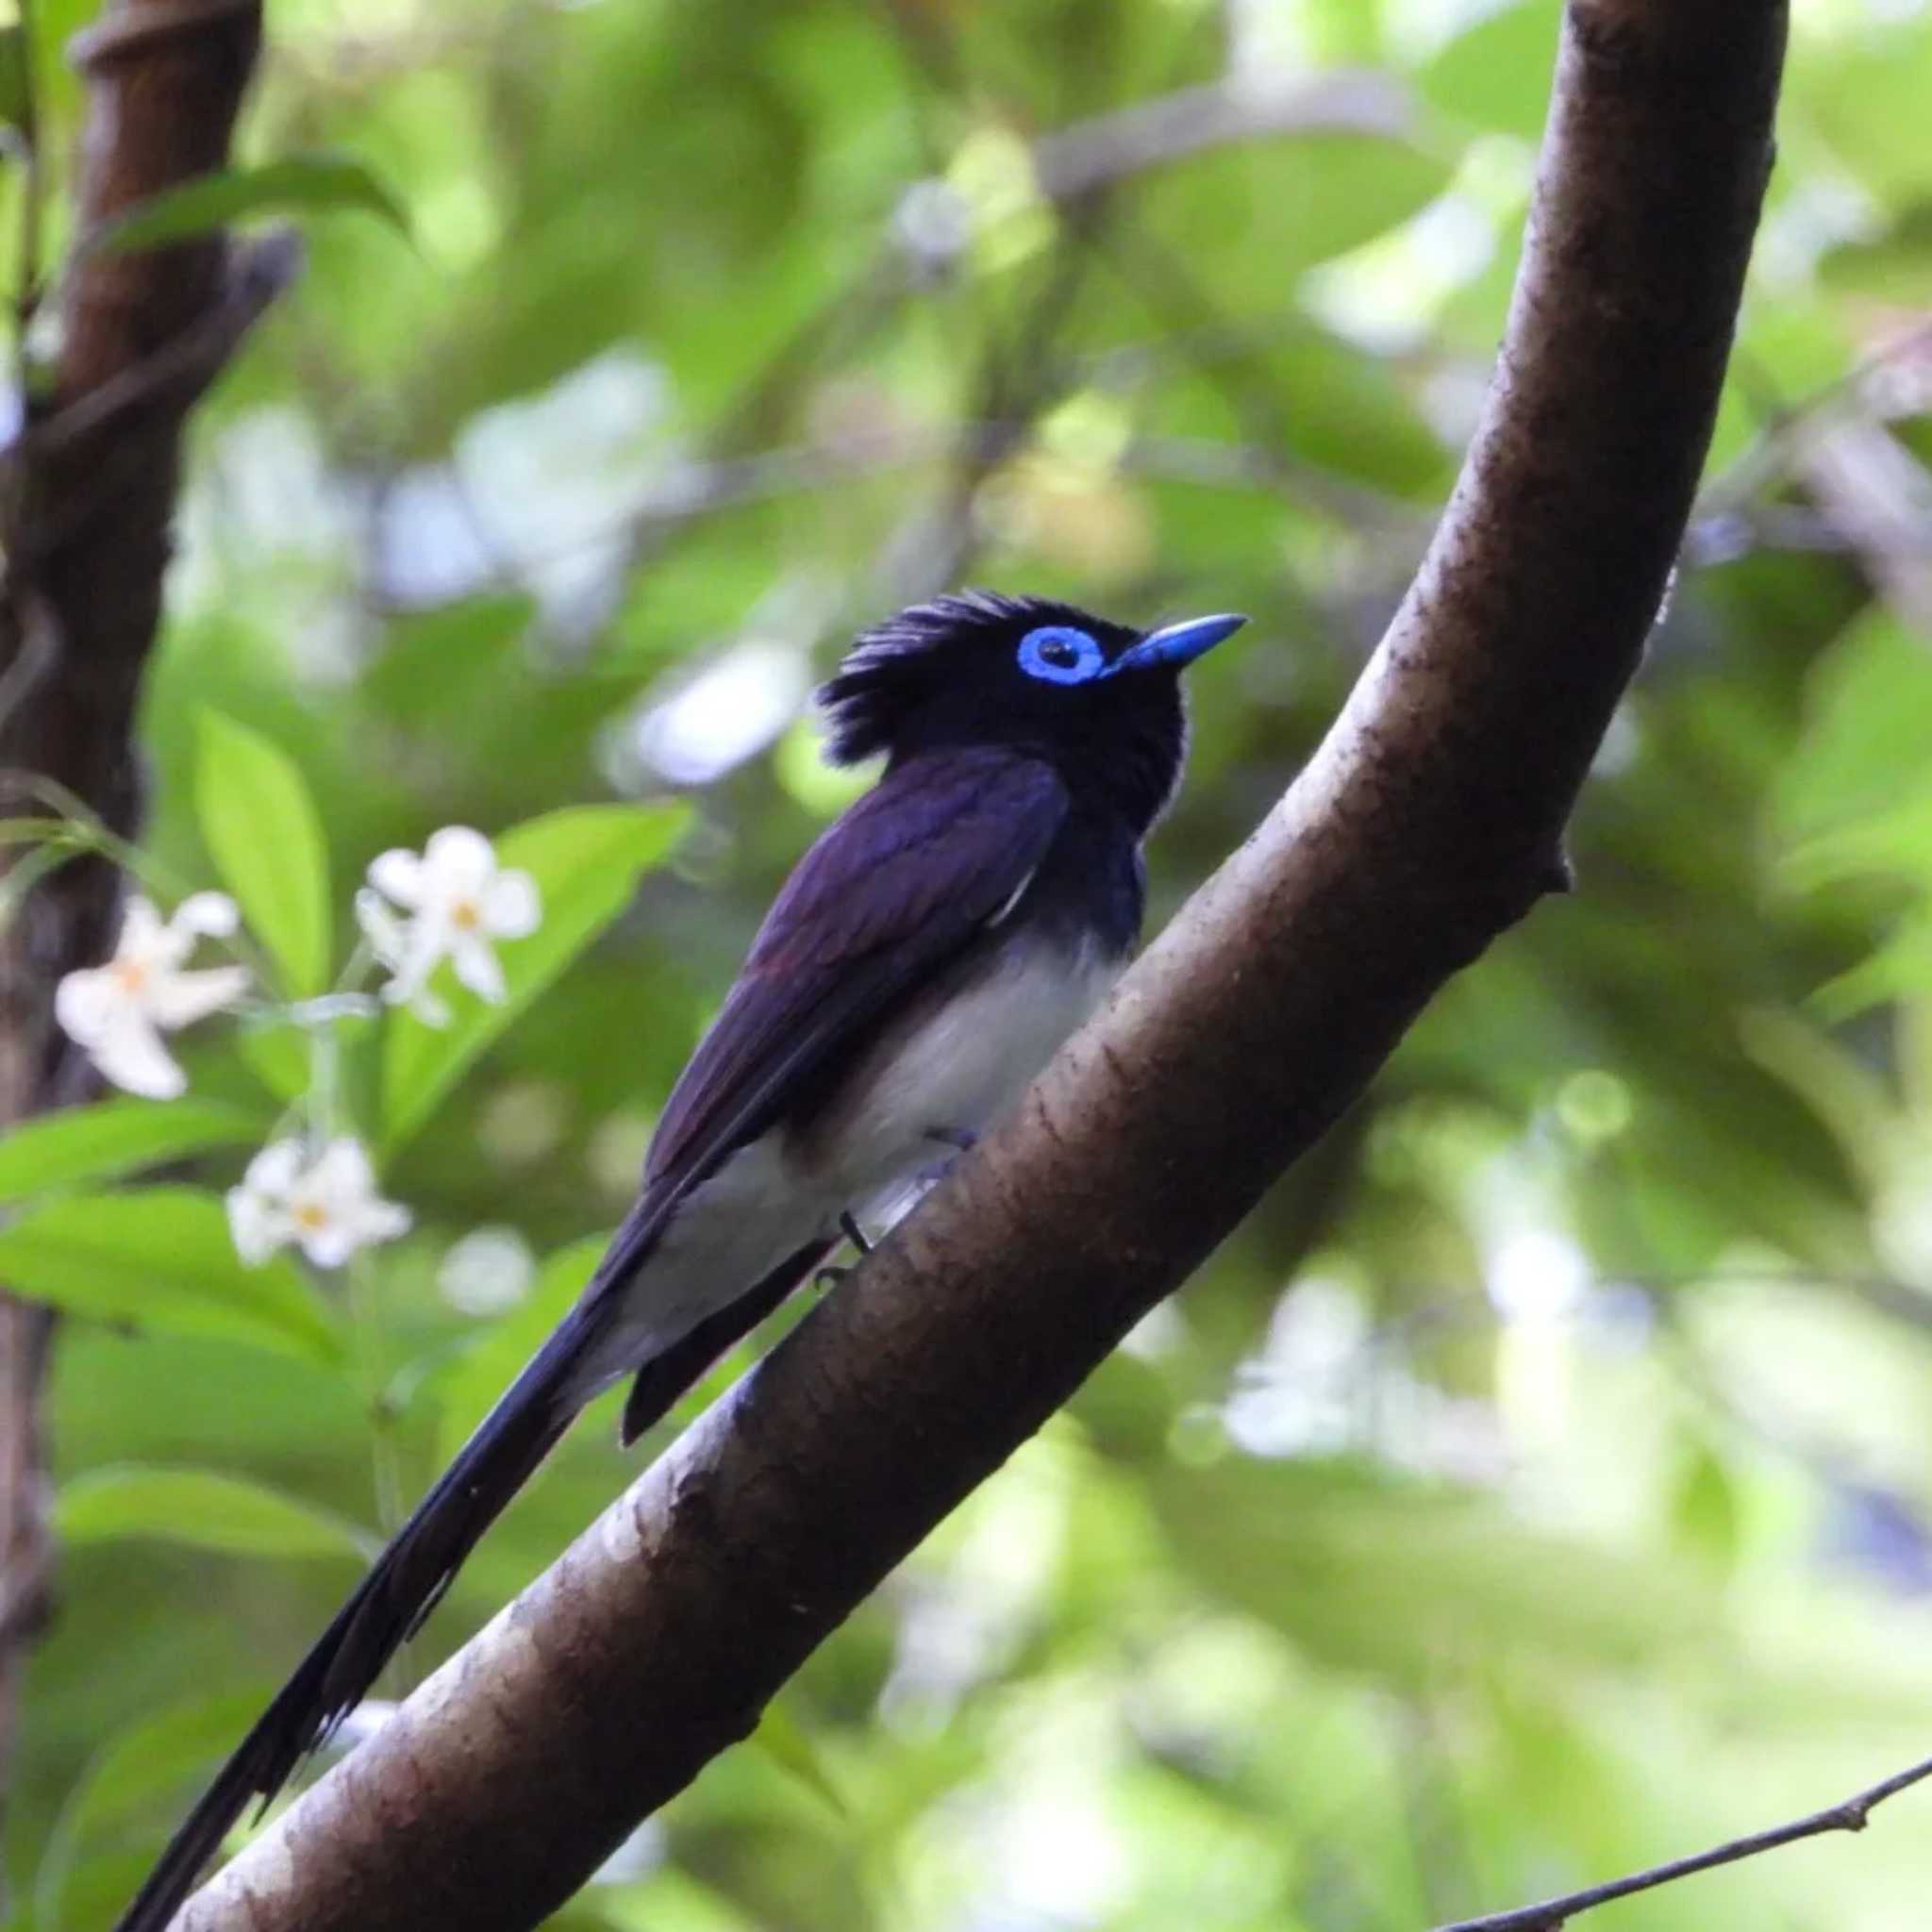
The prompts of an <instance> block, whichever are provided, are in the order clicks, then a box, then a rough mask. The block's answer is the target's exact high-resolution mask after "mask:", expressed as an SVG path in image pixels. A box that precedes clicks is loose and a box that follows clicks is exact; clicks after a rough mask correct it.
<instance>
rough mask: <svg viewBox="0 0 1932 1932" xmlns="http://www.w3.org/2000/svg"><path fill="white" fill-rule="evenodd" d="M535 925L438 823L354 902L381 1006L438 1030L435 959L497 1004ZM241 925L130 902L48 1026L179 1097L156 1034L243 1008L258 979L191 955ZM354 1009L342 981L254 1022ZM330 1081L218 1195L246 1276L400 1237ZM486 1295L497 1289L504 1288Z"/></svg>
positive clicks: (212, 907)
mask: <svg viewBox="0 0 1932 1932" xmlns="http://www.w3.org/2000/svg"><path fill="white" fill-rule="evenodd" d="M356 917H357V923H358V925H359V926H360V928H361V931H362V935H363V938H364V941H366V944H367V948H368V950H367V953H366V954H365V955H363V956H362V957H363V958H373V959H374V960H375V963H376V964H377V965H378V966H380V967H381V968H382V969H383V971H384V972H385V973H386V974H388V975H389V976H388V978H387V979H386V980H385V982H384V983H383V985H382V988H381V992H382V996H383V998H384V999H385V1000H386V1001H387V1002H388V1003H389V1004H390V1005H391V1006H394V1007H399V1008H404V1009H405V1010H407V1011H408V1012H410V1013H412V1014H413V1015H415V1016H416V1017H417V1018H418V1019H420V1020H423V1021H425V1022H426V1023H428V1024H433V1025H441V1024H447V1022H448V1019H449V1008H448V1006H447V1004H446V1003H445V1002H444V1001H443V1000H441V998H439V997H438V996H437V995H436V994H435V993H433V992H432V991H430V990H429V981H430V979H431V978H432V977H433V975H434V974H436V972H437V969H438V968H439V967H440V966H441V964H442V963H443V961H444V960H447V961H448V962H449V964H450V967H451V970H452V972H453V973H454V974H455V976H456V978H457V981H458V984H460V985H462V986H465V987H467V988H468V989H469V990H470V991H472V992H473V993H475V995H476V996H477V997H478V998H479V999H483V1000H487V1001H491V1002H492V1003H495V1002H501V1001H502V1000H503V999H504V998H506V997H507V995H508V984H507V982H506V980H505V977H504V972H503V967H502V965H501V963H500V962H499V960H498V959H497V957H496V950H495V948H496V943H497V941H502V940H516V939H523V938H525V937H527V936H528V935H529V934H530V933H533V932H535V931H536V929H537V925H538V922H539V920H540V918H541V905H540V903H539V898H538V892H537V886H536V881H535V880H533V879H532V878H531V877H530V875H529V874H527V873H524V872H516V871H508V870H505V869H504V868H503V867H502V866H500V865H499V864H498V863H497V858H496V852H495V848H494V847H493V846H492V845H491V842H490V841H489V840H488V839H486V838H485V837H484V836H483V834H482V833H481V832H476V831H473V830H471V829H470V828H469V827H468V826H466V825H446V826H444V827H443V828H442V830H441V831H439V832H436V833H434V834H433V835H432V836H431V837H430V839H429V841H428V843H427V845H426V846H425V849H424V850H423V851H422V852H420V853H417V852H405V851H393V852H385V853H384V854H382V856H381V857H380V858H377V859H376V860H375V862H374V863H373V864H372V865H371V866H370V868H369V874H368V882H367V884H366V885H365V886H364V887H363V888H362V889H361V891H358V893H357V895H356ZM240 926H241V915H240V912H239V910H238V908H237V907H236V904H235V902H234V900H232V899H231V898H229V897H228V896H227V895H226V894H225V893H223V892H196V893H193V894H192V895H191V896H190V897H188V898H186V899H184V900H182V902H181V903H180V905H179V906H177V907H176V908H175V911H174V912H173V914H172V915H170V916H169V917H167V918H165V919H164V918H163V917H162V916H161V914H160V912H159V911H158V909H157V908H156V907H155V905H154V903H153V901H152V900H150V899H147V898H145V897H143V896H142V895H141V894H139V893H136V894H134V895H133V896H131V897H130V898H129V899H128V901H127V909H126V912H125V915H124V917H123V920H122V924H121V933H120V937H119V939H118V940H117V941H116V942H115V946H114V952H113V956H112V957H111V958H109V959H108V960H107V961H106V962H105V963H104V964H102V965H99V966H90V967H86V968H83V969H82V970H81V971H79V972H75V973H70V974H67V975H66V976H65V977H64V978H63V979H62V980H61V981H60V983H59V986H58V988H57V989H56V991H55V997H54V1013H55V1018H56V1020H57V1021H58V1024H59V1025H60V1027H61V1029H62V1031H63V1032H65V1033H66V1034H67V1036H68V1037H69V1038H70V1039H71V1040H72V1041H74V1042H75V1044H76V1045H77V1046H79V1047H80V1048H81V1049H82V1050H83V1051H84V1052H85V1053H86V1054H87V1056H88V1058H90V1059H91V1060H92V1062H93V1064H94V1066H95V1068H96V1069H97V1070H98V1071H99V1072H100V1074H102V1076H103V1077H104V1078H106V1079H107V1080H108V1081H110V1082H111V1083H112V1084H113V1085H115V1086H117V1087H121V1088H125V1090H126V1091H128V1092H130V1093H139V1094H142V1095H144V1096H146V1097H149V1098H152V1099H157V1100H170V1099H174V1098H175V1097H177V1096H178V1095H180V1094H181V1093H183V1092H185V1091H186V1090H187V1086H188V1078H187V1075H186V1074H184V1073H183V1072H182V1070H181V1067H180V1066H179V1064H178V1063H177V1062H176V1061H175V1058H174V1057H173V1056H172V1055H171V1054H170V1053H169V1051H168V1048H167V1046H166V1044H165V1043H164V1042H163V1040H162V1035H163V1034H165V1033H174V1032H177V1031H179V1030H180V1029H181V1028H182V1027H185V1026H190V1025H192V1024H194V1023H195V1022H196V1021H198V1020H205V1019H207V1018H208V1017H209V1016H210V1015H211V1014H214V1013H218V1012H222V1011H224V1010H233V1009H234V1008H238V1007H240V1006H242V1003H243V1002H244V1000H245V999H246V998H247V996H248V993H249V990H250V986H251V983H252V975H251V974H250V972H249V969H248V968H247V967H246V966H244V965H241V964H233V965H224V966H212V967H201V968H194V969H191V968H190V967H189V965H188V963H187V962H188V959H189V957H190V955H191V954H192V952H193V951H194V949H195V947H196V945H197V944H198V943H199V942H200V941H203V940H216V941H219V940H232V939H233V938H234V937H235V936H236V934H237V932H238V931H239V930H240ZM364 1006H365V1001H364V999H363V996H362V995H360V994H358V993H357V992H356V991H354V988H353V985H348V986H344V987H342V988H340V989H339V990H338V991H337V992H336V993H335V994H331V995H329V996H328V997H327V998H325V999H323V1000H311V1001H308V1002H307V1003H306V1004H304V1005H301V1006H290V1007H280V1008H275V1007H269V1008H264V1009H263V1010H265V1011H266V1012H268V1013H270V1014H271V1015H273V1016H274V1017H276V1018H278V1019H279V1020H281V1021H282V1022H284V1023H299V1024H303V1025H305V1026H306V1027H308V1029H309V1030H310V1031H311V1033H313V1034H321V1033H325V1032H326V1029H327V1024H329V1023H330V1022H331V1021H332V1020H333V1019H334V1018H335V1017H338V1014H339V1011H341V1012H346V1011H348V1010H350V1009H351V1008H363V1007H364ZM333 1084H334V1083H333V1081H332V1080H324V1079H320V1078H319V1079H318V1081H317V1083H316V1085H317V1091H314V1092H311V1094H310V1095H309V1096H308V1106H307V1108H306V1109H305V1110H306V1112H307V1113H308V1120H307V1121H306V1124H305V1130H304V1131H303V1132H301V1133H298V1134H294V1135H284V1136H278V1137H277V1138H276V1139H275V1140H274V1141H271V1142H270V1143H269V1145H268V1146H266V1147H264V1148H263V1149H262V1150H261V1151H260V1153H258V1155H257V1156H256V1157H255V1158H254V1159H253V1160H252V1161H250V1163H249V1165H248V1170H247V1172H246V1174H244V1175H243V1176H242V1181H241V1184H240V1185H239V1186H237V1187H235V1188H231V1189H230V1190H229V1191H228V1196H227V1208H228V1224H229V1228H230V1231H231V1233H232V1234H233V1237H234V1241H235V1248H236V1252H237V1253H238V1254H239V1255H240V1256H241V1257H242V1259H243V1260H244V1261H246V1262H248V1263H250V1264H251V1265H254V1264H258V1263H259V1262H262V1261H265V1260H267V1259H268V1257H270V1256H271V1255H273V1254H275V1252H276V1251H277V1250H279V1249H281V1248H284V1247H289V1246H295V1247H299V1248H300V1249H301V1251H302V1252H303V1254H305V1255H306V1256H307V1257H308V1259H309V1260H310V1261H312V1262H313V1263H314V1264H315V1265H316V1266H317V1267H318V1268H339V1267H341V1265H342V1264H343V1263H344V1262H345V1261H347V1260H348V1259H349V1257H351V1256H352V1255H353V1254H355V1253H356V1252H357V1250H358V1249H360V1248H365V1247H370V1246H373V1245H375V1243H377V1242H380V1241H393V1240H395V1238H396V1237H397V1236H398V1235H401V1234H403V1233H405V1232H406V1231H407V1230H408V1226H409V1221H410V1217H409V1213H408V1209H407V1208H403V1207H401V1206H400V1205H399V1204H398V1203H396V1202H393V1201H388V1200H385V1199H384V1198H383V1197H382V1195H381V1193H380V1192H379V1191H378V1190H377V1187H376V1176H375V1167H374V1165H373V1163H372V1162H371V1160H370V1158H369V1153H368V1150H367V1149H366V1148H365V1147H364V1145H363V1144H362V1142H361V1141H358V1140H357V1139H356V1138H355V1136H354V1135H352V1134H347V1133H344V1132H342V1131H341V1125H340V1124H339V1123H338V1122H337V1121H336V1120H335V1119H334V1118H332V1117H331V1116H332V1114H333V1110H334V1105H335V1103H334V1098H333V1092H332V1091H325V1090H332V1088H333ZM495 1292H496V1293H497V1294H498V1295H501V1294H503V1293H504V1292H505V1291H504V1289H503V1288H502V1287H501V1286H500V1285H499V1286H498V1288H497V1289H496V1291H495ZM481 1298H482V1299H486V1300H487V1299H488V1298H489V1296H488V1295H487V1294H485V1295H484V1296H482V1297H481Z"/></svg>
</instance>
